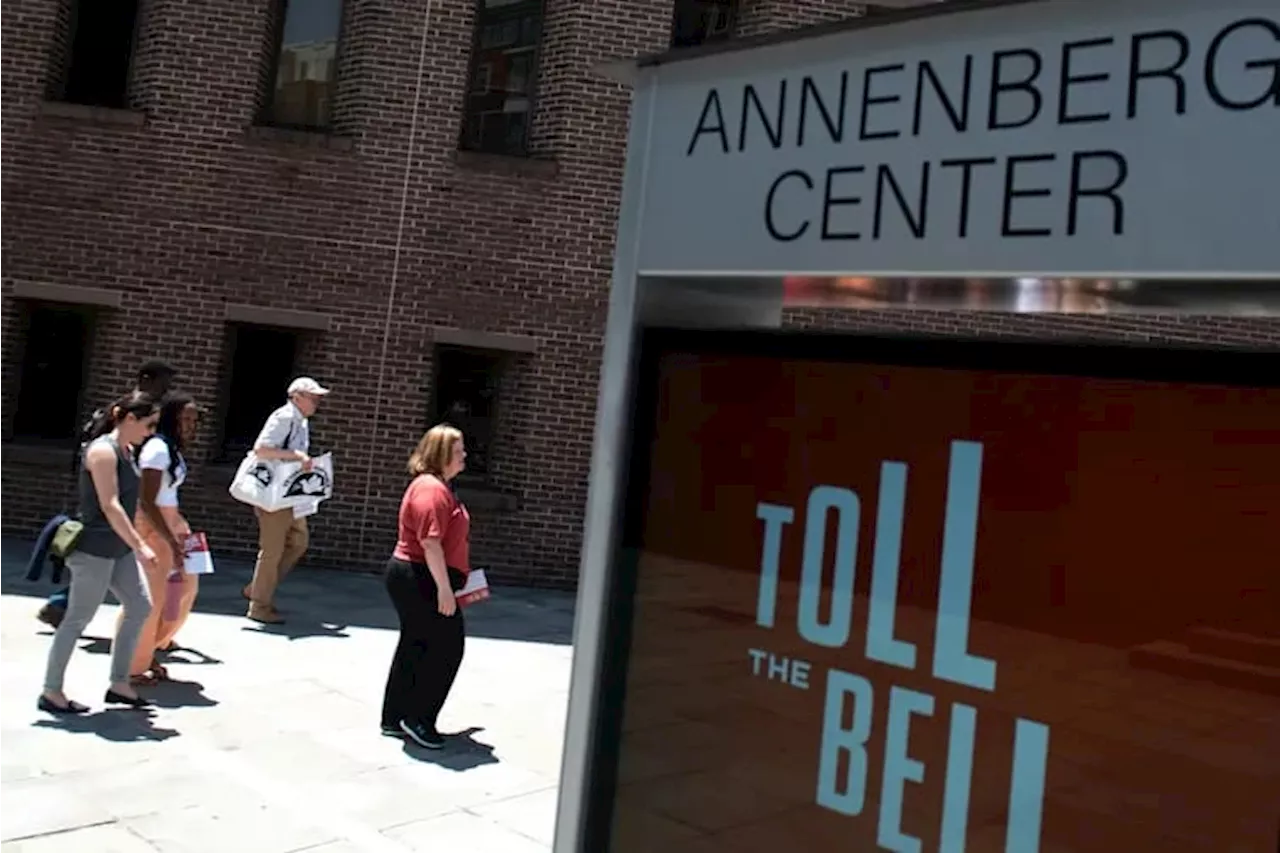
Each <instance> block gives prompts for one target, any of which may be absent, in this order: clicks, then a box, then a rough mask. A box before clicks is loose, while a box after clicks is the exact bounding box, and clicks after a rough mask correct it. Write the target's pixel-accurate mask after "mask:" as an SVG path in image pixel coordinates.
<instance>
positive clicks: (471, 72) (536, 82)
mask: <svg viewBox="0 0 1280 853" xmlns="http://www.w3.org/2000/svg"><path fill="white" fill-rule="evenodd" d="M526 4H528V5H529V6H530V7H533V6H536V7H537V11H538V38H537V41H536V42H535V43H534V44H533V47H532V49H531V50H530V51H529V55H530V56H531V57H532V62H533V69H532V73H531V77H532V80H531V81H530V84H529V109H528V110H526V111H525V115H526V116H527V117H528V118H527V120H526V122H525V126H524V133H523V134H521V137H520V145H519V147H518V148H519V150H515V151H512V150H502V151H491V150H488V149H486V148H485V147H484V146H482V145H472V144H471V142H470V140H469V139H468V136H469V135H470V134H469V133H468V131H469V130H470V129H471V127H472V122H471V116H472V114H473V111H472V109H471V101H472V97H473V92H472V88H471V86H472V83H473V82H474V80H475V79H476V70H477V68H478V67H479V64H480V37H481V35H482V33H483V32H484V24H485V18H484V12H485V8H484V6H485V0H472V13H473V17H472V21H471V54H470V56H469V57H468V58H467V76H466V83H465V84H464V85H463V87H462V88H463V91H462V116H461V117H462V121H461V122H460V124H459V127H458V150H459V151H466V152H468V153H472V154H481V155H486V156H491V157H518V158H522V159H527V158H529V157H531V156H533V152H532V147H533V146H532V144H531V143H532V131H533V120H534V116H535V115H536V114H537V111H538V95H539V91H540V89H541V88H542V87H541V83H542V48H543V44H544V43H545V41H546V27H547V1H546V0H518V2H517V3H512V4H511V6H512V7H513V8H520V7H521V6H524V5H526ZM512 17H514V16H512Z"/></svg>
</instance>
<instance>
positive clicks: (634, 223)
mask: <svg viewBox="0 0 1280 853" xmlns="http://www.w3.org/2000/svg"><path fill="white" fill-rule="evenodd" d="M610 73H611V74H613V75H615V77H617V78H618V79H625V80H626V81H627V82H629V83H630V84H631V85H632V86H633V87H634V100H633V108H632V116H631V129H630V138H629V143H628V163H627V169H626V176H625V182H624V192H623V202H622V208H621V211H620V216H619V226H618V241H617V252H616V256H615V265H614V278H613V287H612V292H611V301H610V309H609V320H608V328H607V332H606V340H605V349H604V359H603V367H602V378H601V394H600V400H599V409H598V414H597V426H596V437H595V447H594V451H593V452H594V456H593V468H592V479H591V484H590V491H589V496H588V510H587V522H586V530H585V536H584V544H583V556H582V567H581V572H580V588H579V597H578V613H577V625H576V629H575V640H574V645H575V649H574V651H575V656H574V664H573V676H572V687H571V692H570V699H569V712H568V727H567V733H566V747H565V755H564V762H563V772H562V779H561V797H560V804H559V809H558V815H557V826H556V837H555V847H554V849H555V850H556V853H577V851H592V853H597V851H615V853H630V851H640V850H653V849H663V850H665V851H667V853H682V851H690V853H692V851H706V850H726V851H728V850H744V851H754V850H776V849H780V846H781V845H784V844H785V845H787V846H798V847H800V848H802V849H806V850H828V849H830V850H837V849H841V850H842V849H867V850H874V849H880V850H891V851H924V850H941V851H946V853H997V851H999V853H1038V851H1041V850H1046V851H1047V850H1050V849H1066V850H1089V851H1099V853H1111V851H1116V853H1119V852H1120V851H1126V853H1127V851H1130V850H1138V849H1161V850H1187V851H1201V850H1203V851H1204V853H1209V851H1220V850H1231V849H1242V850H1243V849H1249V850H1254V849H1257V850H1264V849H1274V848H1275V847H1276V845H1277V840H1278V838H1277V833H1278V831H1280V813H1277V812H1276V811H1275V803H1276V802H1280V763H1277V762H1275V761H1273V760H1269V758H1268V757H1269V756H1274V755H1275V754H1277V750H1280V740H1277V737H1278V735H1277V731H1276V728H1275V726H1274V720H1276V719H1280V579H1278V578H1277V576H1276V574H1275V571H1274V546H1273V544H1270V543H1272V541H1273V539H1274V531H1275V530H1276V529H1280V455H1278V454H1280V445H1277V443H1276V442H1275V441H1274V436H1275V435H1277V434H1280V380H1278V379H1277V377H1278V376H1280V371H1277V370H1274V369H1272V368H1271V367H1268V365H1269V364H1270V361H1269V360H1268V358H1267V357H1266V356H1265V355H1262V354H1257V353H1245V352H1236V353H1231V352H1228V351H1225V350H1214V349H1202V350H1194V351H1185V352H1184V351H1179V350H1173V349H1167V348H1166V349H1157V348H1134V347H1121V346H1118V345H1110V346H1101V345H1099V346H1077V347H1069V346H1066V345H1062V344H1058V345H1049V344H996V343H978V342H973V341H969V342H965V341H961V340H957V339H950V340H947V339H938V338H932V339H927V338H914V339H913V338H909V337H903V338H899V339H892V338H883V337H868V336H853V335H841V336H832V335H829V334H828V335H821V334H814V333H803V332H800V331H789V332H781V331H780V327H781V326H782V317H783V309H784V307H785V306H786V305H787V304H788V299H789V298H791V297H789V295H788V294H791V295H792V296H794V294H795V293H797V292H799V291H798V290H797V287H796V282H798V281H800V282H809V283H812V282H817V283H818V284H819V285H822V286H825V285H830V286H831V287H834V288H835V289H836V290H839V289H840V288H841V287H844V288H845V292H857V293H860V294H863V295H864V296H865V295H867V294H870V295H869V296H867V297H866V298H867V299H868V300H869V301H870V303H871V304H875V303H876V300H877V299H879V300H880V304H913V305H917V306H920V307H934V308H938V307H940V306H947V307H949V306H952V305H954V304H955V297H956V294H957V293H961V292H964V291H965V290H966V289H972V288H974V287H975V286H976V287H979V288H983V287H985V288H988V289H990V290H991V291H992V292H997V293H1006V294H1011V296H1010V298H1009V300H1008V302H1007V305H1008V306H1011V307H1012V308H1013V310H1045V309H1044V308H1043V307H1041V308H1032V309H1028V308H1026V307H1025V305H1026V304H1030V303H1024V302H1022V301H1021V297H1020V294H1022V293H1023V292H1025V291H1027V290H1028V289H1034V288H1048V289H1051V290H1052V289H1054V288H1057V289H1058V290H1061V291H1063V292H1065V291H1067V290H1071V291H1072V292H1075V291H1078V290H1081V289H1083V290H1084V291H1086V292H1087V293H1088V294H1089V299H1088V300H1085V301H1086V302H1088V304H1089V305H1090V306H1092V307H1091V308H1090V309H1089V310H1102V311H1115V310H1121V309H1124V310H1137V311H1143V310H1163V311H1169V310H1175V311H1184V312H1191V313H1194V312H1206V313H1221V312H1222V311H1224V310H1233V306H1235V305H1236V304H1237V303H1236V302H1234V301H1229V300H1228V298H1227V297H1225V296H1224V297H1222V298H1221V299H1219V300H1218V301H1217V302H1215V297H1214V296H1213V294H1214V293H1215V292H1218V293H1223V294H1225V293H1230V294H1231V296H1230V300H1241V299H1244V300H1247V299H1252V302H1250V304H1252V305H1254V306H1255V308H1254V310H1259V309H1257V308H1256V306H1257V305H1263V306H1265V305H1268V304H1271V302H1269V300H1274V299H1275V296H1276V293H1277V290H1278V288H1280V239H1278V238H1280V204H1277V203H1276V199H1280V169H1277V168H1275V162H1276V155H1275V150H1276V145H1277V143H1276V141H1277V140H1280V8H1278V7H1277V6H1276V4H1275V3H1274V2H1271V0H1223V2H1218V3H1202V2H1198V0H1025V2H1018V0H1005V2H999V0H997V2H991V3H982V2H957V3H942V4H935V6H933V7H930V8H929V9H927V10H919V11H915V12H904V13H902V15H901V16H898V17H894V16H890V17H882V18H867V19H863V20H859V21H855V22H850V23H848V24H847V25H842V26H836V27H830V28H827V29H825V30H822V31H820V32H816V33H812V34H801V35H798V36H791V37H780V38H776V39H772V40H770V39H763V40H759V41H758V43H755V44H751V45H747V46H744V47H743V48H742V49H733V48H728V49H726V48H723V47H721V48H715V49H708V50H706V51H704V52H701V53H700V52H698V51H696V50H695V51H684V52H676V53H673V54H670V55H663V56H659V57H650V58H644V59H641V60H638V61H634V62H629V63H626V64H625V65H619V66H615V67H614V68H612V69H611V71H610ZM824 283H825V284H824ZM842 283H843V284H842ZM1184 286H1185V291H1181V292H1185V293H1186V294H1188V296H1187V298H1186V299H1185V300H1181V301H1180V297H1179V295H1178V294H1179V292H1180V288H1182V287H1184ZM805 287H806V288H807V287H809V285H808V284H806V285H805ZM1215 287H1217V290H1216V291H1215ZM885 294H892V296H886V295H885ZM903 294H910V296H905V295H903ZM921 294H923V295H921ZM1157 294H1158V296H1157ZM1192 294H1193V296H1192ZM1249 294H1252V297H1250V296H1249ZM1015 296H1016V297H1017V298H1015ZM1144 300H1145V301H1144ZM1057 304H1064V303H1062V302H1061V301H1060V302H1059V303H1057ZM1048 310H1053V309H1052V306H1051V305H1050V307H1049V309H1048ZM1264 310H1265V309H1264ZM1268 721H1270V722H1268ZM1268 845H1269V846H1268Z"/></svg>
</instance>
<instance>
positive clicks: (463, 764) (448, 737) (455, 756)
mask: <svg viewBox="0 0 1280 853" xmlns="http://www.w3.org/2000/svg"><path fill="white" fill-rule="evenodd" d="M482 731H484V729H483V728H481V727H480V726H472V727H471V728H469V729H466V730H465V731H461V732H456V733H453V734H445V735H444V736H445V745H444V749H423V748H422V747H420V746H418V745H417V744H416V743H414V742H413V741H411V740H408V739H406V740H405V742H404V754H405V755H407V756H409V757H410V758H412V759H414V760H415V761H421V762H423V763H424V764H434V765H436V766H437V767H443V768H444V769H446V770H455V771H457V772H459V773H461V772H464V771H466V770H474V769H475V768H477V767H483V766H484V765H486V764H497V763H498V756H496V755H494V754H493V749H494V748H493V745H492V744H488V743H481V742H480V741H478V740H476V739H475V738H474V737H473V735H475V734H476V733H478V732H482ZM442 734H443V733H442Z"/></svg>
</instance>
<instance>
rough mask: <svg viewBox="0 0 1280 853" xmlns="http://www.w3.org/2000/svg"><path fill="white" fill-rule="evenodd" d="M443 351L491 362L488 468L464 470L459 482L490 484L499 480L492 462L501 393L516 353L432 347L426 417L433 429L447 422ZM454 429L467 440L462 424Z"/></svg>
mask: <svg viewBox="0 0 1280 853" xmlns="http://www.w3.org/2000/svg"><path fill="white" fill-rule="evenodd" d="M441 350H445V351H454V352H461V353H465V354H466V355H467V357H469V358H484V359H487V360H488V361H489V364H490V370H491V373H490V375H489V379H490V380H491V381H492V384H493V391H494V394H493V404H492V406H491V407H490V414H489V417H488V418H487V420H488V422H489V429H488V435H487V436H486V438H487V439H488V440H487V442H486V444H485V463H486V464H485V469H484V470H483V471H472V470H466V471H463V472H462V473H461V474H459V475H458V483H459V484H462V485H467V484H472V485H487V484H490V483H492V482H493V481H494V480H495V479H496V477H495V473H494V470H493V464H492V460H493V448H494V445H495V438H496V436H497V433H498V424H499V423H500V421H501V419H502V413H503V411H504V404H503V398H504V395H503V393H502V389H503V385H504V383H505V382H506V380H507V379H508V378H509V375H510V370H511V366H512V362H513V360H514V358H513V357H514V356H515V353H511V352H508V351H506V350H500V349H490V348H488V347H474V346H467V345H465V344H452V343H436V344H433V345H432V352H431V356H432V358H431V395H430V399H429V400H428V405H427V414H428V419H429V421H430V423H429V424H428V427H432V426H435V425H436V424H441V423H447V422H448V420H447V418H446V416H445V411H444V402H445V401H444V400H443V399H442V396H441V393H440V389H441V382H440V376H441V373H442V370H441V362H442V359H441V358H440V351H441ZM454 426H456V427H458V428H459V429H462V430H463V434H464V438H465V437H467V436H466V429H465V428H464V425H463V424H454ZM473 434H474V433H473Z"/></svg>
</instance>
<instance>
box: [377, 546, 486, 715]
mask: <svg viewBox="0 0 1280 853" xmlns="http://www.w3.org/2000/svg"><path fill="white" fill-rule="evenodd" d="M465 580H466V578H465V576H464V575H463V574H462V573H461V572H459V571H458V570H456V569H449V582H450V586H452V587H453V588H454V589H455V590H457V589H461V588H462V584H463V583H464V582H465ZM386 582H387V592H388V593H389V594H390V595H391V603H392V604H394V605H395V608H396V614H397V615H399V617H400V642H399V643H398V644H397V645H396V654H395V657H394V658H392V659H391V672H390V673H388V674H387V689H386V692H385V693H384V694H383V698H382V725H384V726H396V725H398V724H399V723H400V721H401V720H405V719H407V720H414V721H417V722H420V723H423V724H425V725H428V726H434V725H435V724H436V717H437V716H439V714H440V709H441V708H442V707H444V701H445V699H447V698H448V696H449V690H450V688H452V687H453V680H454V678H456V677H457V675H458V667H459V666H460V665H461V664H462V651H463V646H464V645H465V642H466V634H465V626H464V623H463V620H462V608H461V607H459V608H458V609H457V610H455V611H454V614H453V615H452V616H441V615H440V611H439V610H437V609H436V583H435V580H433V579H432V577H431V572H430V571H428V569H427V567H426V566H425V565H422V564H421V563H406V562H405V561H403V560H396V559H392V560H390V561H388V562H387V575H386Z"/></svg>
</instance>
